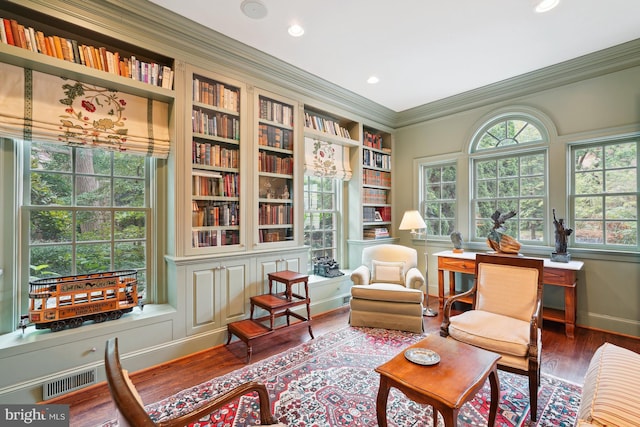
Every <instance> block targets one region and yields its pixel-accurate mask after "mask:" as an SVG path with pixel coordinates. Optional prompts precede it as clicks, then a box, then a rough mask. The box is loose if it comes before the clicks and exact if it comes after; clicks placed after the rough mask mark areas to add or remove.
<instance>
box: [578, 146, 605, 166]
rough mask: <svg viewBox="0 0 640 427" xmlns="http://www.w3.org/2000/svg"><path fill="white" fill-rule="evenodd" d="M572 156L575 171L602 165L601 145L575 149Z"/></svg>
mask: <svg viewBox="0 0 640 427" xmlns="http://www.w3.org/2000/svg"><path fill="white" fill-rule="evenodd" d="M573 157H574V158H575V168H576V171H586V170H596V169H601V167H602V147H590V148H583V149H577V150H575V152H574V156H573Z"/></svg>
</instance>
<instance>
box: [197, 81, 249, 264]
mask: <svg viewBox="0 0 640 427" xmlns="http://www.w3.org/2000/svg"><path fill="white" fill-rule="evenodd" d="M190 75H191V79H190V81H191V84H192V87H191V94H192V98H191V106H190V117H191V132H190V134H189V136H190V138H189V142H190V146H191V156H190V158H191V162H190V164H191V205H190V210H191V224H190V226H191V227H190V231H191V233H190V235H191V245H190V247H191V251H189V252H192V253H193V252H195V253H200V252H223V251H233V250H238V249H239V248H240V247H241V246H242V245H243V243H244V241H243V239H244V236H243V232H242V231H243V230H242V220H243V218H244V206H243V205H242V201H243V198H242V196H243V193H244V192H243V187H242V185H241V180H240V176H241V170H242V159H241V156H242V147H243V145H244V144H243V132H242V127H241V118H242V117H243V110H244V104H245V100H244V99H245V98H244V97H245V96H246V95H245V88H244V86H243V84H242V83H240V82H236V81H233V80H231V79H224V78H221V77H220V76H216V75H212V74H210V73H205V72H200V71H199V70H193V71H192V73H191V74H190Z"/></svg>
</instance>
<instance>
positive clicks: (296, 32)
mask: <svg viewBox="0 0 640 427" xmlns="http://www.w3.org/2000/svg"><path fill="white" fill-rule="evenodd" d="M288 31H289V34H290V35H292V36H293V37H300V36H301V35H303V34H304V28H302V27H301V26H300V25H298V24H293V25H292V26H290V27H289V30H288Z"/></svg>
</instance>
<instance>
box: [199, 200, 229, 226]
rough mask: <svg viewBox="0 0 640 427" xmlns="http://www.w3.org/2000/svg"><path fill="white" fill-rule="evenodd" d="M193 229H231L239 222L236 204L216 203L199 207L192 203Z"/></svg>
mask: <svg viewBox="0 0 640 427" xmlns="http://www.w3.org/2000/svg"><path fill="white" fill-rule="evenodd" d="M193 205H194V208H193V212H192V226H193V227H232V226H236V225H238V222H239V220H240V217H239V215H240V206H239V204H238V203H218V204H207V205H203V206H200V205H198V204H197V203H196V202H193Z"/></svg>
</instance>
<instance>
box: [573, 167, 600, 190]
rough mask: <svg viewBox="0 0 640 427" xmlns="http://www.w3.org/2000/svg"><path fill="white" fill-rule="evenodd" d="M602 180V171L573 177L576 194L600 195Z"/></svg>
mask: <svg viewBox="0 0 640 427" xmlns="http://www.w3.org/2000/svg"><path fill="white" fill-rule="evenodd" d="M603 188H604V180H603V174H602V171H596V172H584V173H578V174H576V175H575V193H576V194H596V193H602V189H603Z"/></svg>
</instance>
